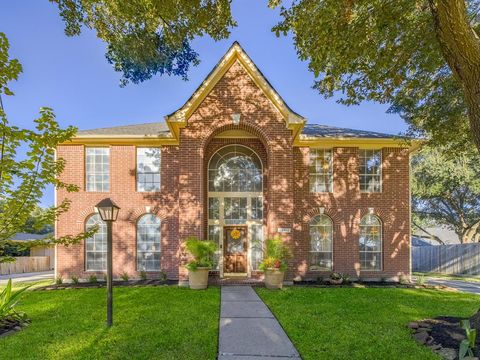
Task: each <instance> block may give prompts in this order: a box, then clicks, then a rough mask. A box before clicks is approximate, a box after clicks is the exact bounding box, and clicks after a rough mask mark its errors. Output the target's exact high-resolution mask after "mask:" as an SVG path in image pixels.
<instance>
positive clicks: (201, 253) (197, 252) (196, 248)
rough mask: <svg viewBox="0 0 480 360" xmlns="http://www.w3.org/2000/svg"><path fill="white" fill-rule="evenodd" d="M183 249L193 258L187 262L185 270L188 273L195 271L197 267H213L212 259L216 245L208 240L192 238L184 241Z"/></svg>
mask: <svg viewBox="0 0 480 360" xmlns="http://www.w3.org/2000/svg"><path fill="white" fill-rule="evenodd" d="M185 248H186V250H187V252H188V253H189V254H190V255H191V256H192V257H193V260H191V261H189V262H188V263H187V265H186V268H187V269H188V270H190V271H196V270H197V268H199V267H205V268H211V267H212V265H213V262H212V259H213V255H214V254H215V251H216V250H217V244H215V243H214V242H213V241H209V240H199V239H198V238H196V237H194V236H192V237H189V238H188V239H187V240H186V241H185Z"/></svg>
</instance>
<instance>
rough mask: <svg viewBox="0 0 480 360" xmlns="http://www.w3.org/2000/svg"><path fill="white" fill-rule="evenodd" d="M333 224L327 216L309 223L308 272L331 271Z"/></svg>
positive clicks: (319, 216) (319, 217)
mask: <svg viewBox="0 0 480 360" xmlns="http://www.w3.org/2000/svg"><path fill="white" fill-rule="evenodd" d="M332 264H333V224H332V219H330V217H328V216H327V215H323V214H322V215H317V216H315V217H314V218H313V219H312V220H311V221H310V270H332Z"/></svg>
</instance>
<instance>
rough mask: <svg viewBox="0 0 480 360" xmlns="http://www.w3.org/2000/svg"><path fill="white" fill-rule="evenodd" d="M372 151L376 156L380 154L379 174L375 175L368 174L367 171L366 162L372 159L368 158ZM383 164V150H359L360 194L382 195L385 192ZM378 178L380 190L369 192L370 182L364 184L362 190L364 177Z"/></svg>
mask: <svg viewBox="0 0 480 360" xmlns="http://www.w3.org/2000/svg"><path fill="white" fill-rule="evenodd" d="M368 151H372V152H373V153H374V155H375V154H378V156H379V160H380V161H379V165H378V171H379V173H378V174H373V173H368V172H367V171H366V168H367V167H366V165H365V164H366V162H367V161H368V159H369V158H370V157H368V156H366V152H368ZM382 164H383V158H382V149H359V150H358V181H359V188H360V192H362V193H367V194H368V193H381V192H382V191H383V179H382V177H383V175H382ZM363 176H366V177H376V178H378V183H379V189H378V190H374V191H371V190H368V182H367V183H365V184H364V186H363V189H362V177H363Z"/></svg>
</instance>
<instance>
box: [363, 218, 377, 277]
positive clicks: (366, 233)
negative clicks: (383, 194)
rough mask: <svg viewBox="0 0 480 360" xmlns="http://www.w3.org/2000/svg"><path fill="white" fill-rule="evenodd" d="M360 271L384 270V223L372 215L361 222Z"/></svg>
mask: <svg viewBox="0 0 480 360" xmlns="http://www.w3.org/2000/svg"><path fill="white" fill-rule="evenodd" d="M359 245H360V269H361V270H367V271H369V270H371V271H380V270H382V222H381V221H380V219H379V218H378V217H377V216H375V215H372V214H368V215H365V216H364V217H363V218H362V220H361V221H360V239H359Z"/></svg>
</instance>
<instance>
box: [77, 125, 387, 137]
mask: <svg viewBox="0 0 480 360" xmlns="http://www.w3.org/2000/svg"><path fill="white" fill-rule="evenodd" d="M88 135H98V136H100V135H105V136H115V135H122V136H128V135H136V136H141V135H146V136H160V137H166V136H170V130H169V129H168V126H167V124H166V123H164V122H154V123H148V124H138V125H126V126H113V127H108V128H99V129H91V130H81V131H79V132H78V133H77V136H88ZM302 135H305V136H307V137H318V138H376V139H393V138H395V137H396V136H395V135H391V134H382V133H378V132H374V131H365V130H354V129H347V128H339V127H335V126H327V125H318V124H306V125H305V127H304V128H303V131H302Z"/></svg>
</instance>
